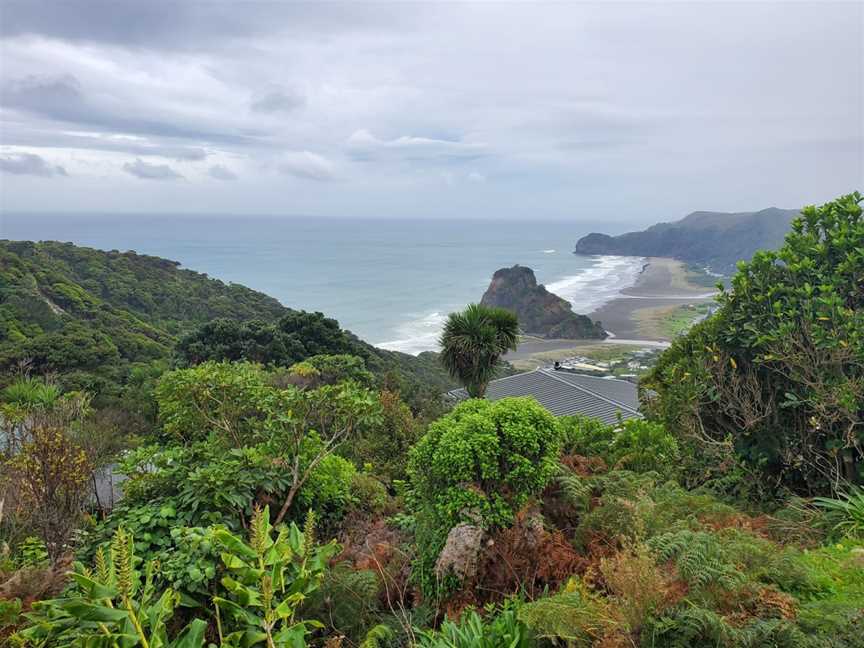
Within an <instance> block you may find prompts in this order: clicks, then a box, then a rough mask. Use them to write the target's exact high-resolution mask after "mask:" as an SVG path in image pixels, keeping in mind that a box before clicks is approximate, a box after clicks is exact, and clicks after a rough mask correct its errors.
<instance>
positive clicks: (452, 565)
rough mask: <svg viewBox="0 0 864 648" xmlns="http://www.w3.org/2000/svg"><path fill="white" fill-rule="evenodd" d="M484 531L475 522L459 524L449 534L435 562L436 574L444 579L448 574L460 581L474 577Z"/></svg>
mask: <svg viewBox="0 0 864 648" xmlns="http://www.w3.org/2000/svg"><path fill="white" fill-rule="evenodd" d="M483 537H484V531H483V529H482V528H480V527H479V526H476V525H474V524H464V523H463V524H457V525H456V526H455V527H453V528H452V529H450V533H448V534H447V542H445V543H444V548H443V549H442V550H441V553H440V554H439V555H438V560H437V561H436V562H435V575H436V576H437V577H438V578H439V579H443V578H444V577H445V576H447V575H448V574H453V575H455V576H456V577H457V578H458V579H459V580H460V581H463V582H464V581H465V580H466V579H471V578H474V576H475V575H476V573H477V564H478V562H479V557H480V550H481V548H482V546H483Z"/></svg>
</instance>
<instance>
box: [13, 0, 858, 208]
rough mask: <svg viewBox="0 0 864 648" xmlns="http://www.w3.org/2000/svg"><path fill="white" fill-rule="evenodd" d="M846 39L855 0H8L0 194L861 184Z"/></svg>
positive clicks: (332, 203) (24, 201)
mask: <svg viewBox="0 0 864 648" xmlns="http://www.w3.org/2000/svg"><path fill="white" fill-rule="evenodd" d="M862 44H864V3H861V2H852V3H844V4H833V3H829V2H818V3H804V2H785V3H766V2H744V3H731V2H712V3H709V2H698V1H694V2H687V3H685V2H668V3H643V2H630V3H621V2H614V1H607V2H602V3H588V2H585V3H564V2H559V3H543V2H506V3H503V2H474V3H468V2H449V3H431V2H423V3H420V2H390V3H386V4H373V3H367V2H353V3H350V4H342V3H334V2H327V1H321V2H315V3H309V4H306V3H288V2H272V3H261V2H249V1H242V0H238V1H234V2H228V1H227V0H224V1H223V0H207V1H200V0H199V1H192V0H174V1H171V2H168V1H165V0H147V2H139V1H136V0H62V1H60V0H54V1H46V0H3V2H2V4H0V210H2V211H6V212H39V211H42V212H45V211H47V212H65V211H73V212H99V213H117V214H130V215H134V214H135V213H166V214H168V213H170V214H178V213H202V214H240V215H242V214H268V215H306V216H321V217H326V216H338V217H381V218H463V217H471V218H490V219H493V218H512V219H517V218H518V219H538V220H540V219H565V220H578V219H580V218H581V219H586V220H591V221H597V220H609V221H615V222H627V223H644V224H649V223H651V222H655V221H658V220H675V219H677V218H680V217H683V216H684V215H685V214H687V213H688V212H690V211H694V210H700V209H704V210H718V211H749V210H755V209H761V208H764V207H768V206H779V207H800V206H802V205H804V204H811V203H819V202H824V201H826V200H830V199H831V198H833V197H836V196H838V195H840V194H843V193H848V192H850V191H852V190H855V189H864V45H862ZM130 217H134V216H130Z"/></svg>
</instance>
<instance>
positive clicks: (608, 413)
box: [448, 369, 642, 423]
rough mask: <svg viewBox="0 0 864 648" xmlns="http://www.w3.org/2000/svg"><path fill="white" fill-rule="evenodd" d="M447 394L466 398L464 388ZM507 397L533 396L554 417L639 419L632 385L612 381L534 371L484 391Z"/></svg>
mask: <svg viewBox="0 0 864 648" xmlns="http://www.w3.org/2000/svg"><path fill="white" fill-rule="evenodd" d="M448 394H449V395H450V396H451V397H452V398H454V399H456V400H464V399H466V398H468V392H466V391H465V390H464V389H454V390H453V391H451V392H448ZM508 396H533V397H534V398H536V399H537V402H538V403H540V404H541V405H542V406H543V407H545V408H546V409H547V410H549V411H550V412H551V413H552V414H554V415H555V416H571V415H574V414H581V415H583V416H591V417H594V418H598V419H600V420H601V421H603V422H604V423H617V422H618V416H619V415H620V416H621V418H622V419H625V420H626V419H631V418H641V417H642V415H641V414H640V413H639V411H638V407H639V400H638V395H637V390H636V385H634V384H633V383H630V382H627V381H625V380H616V379H615V378H600V377H596V376H585V375H580V374H575V373H570V372H567V371H555V370H553V369H536V370H534V371H529V372H526V373H521V374H516V375H514V376H507V377H506V378H499V379H498V380H493V381H492V382H490V383H489V387H488V388H487V389H486V398H488V399H489V400H492V401H496V400H499V399H501V398H506V397H508Z"/></svg>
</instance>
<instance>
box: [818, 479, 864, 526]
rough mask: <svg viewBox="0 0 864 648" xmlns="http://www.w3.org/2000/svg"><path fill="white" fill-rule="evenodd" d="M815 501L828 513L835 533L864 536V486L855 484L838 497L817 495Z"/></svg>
mask: <svg viewBox="0 0 864 648" xmlns="http://www.w3.org/2000/svg"><path fill="white" fill-rule="evenodd" d="M813 502H814V504H816V506H818V507H820V508H822V509H823V510H825V511H826V512H827V513H828V516H829V518H830V519H831V521H832V522H833V523H834V529H833V530H834V532H835V533H838V534H840V535H849V536H853V537H856V538H864V488H861V487H856V486H853V487H851V488H850V489H849V491H847V492H845V493H839V494H838V495H837V497H836V498H829V497H815V498H814V499H813Z"/></svg>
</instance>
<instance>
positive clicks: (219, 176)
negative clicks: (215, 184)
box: [207, 164, 237, 180]
mask: <svg viewBox="0 0 864 648" xmlns="http://www.w3.org/2000/svg"><path fill="white" fill-rule="evenodd" d="M207 175H209V176H210V177H211V178H213V179H215V180H236V179H237V174H236V173H234V172H233V171H232V170H231V169H229V168H227V167H224V166H222V165H221V164H214V165H213V166H211V167H210V168H209V169H207Z"/></svg>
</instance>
